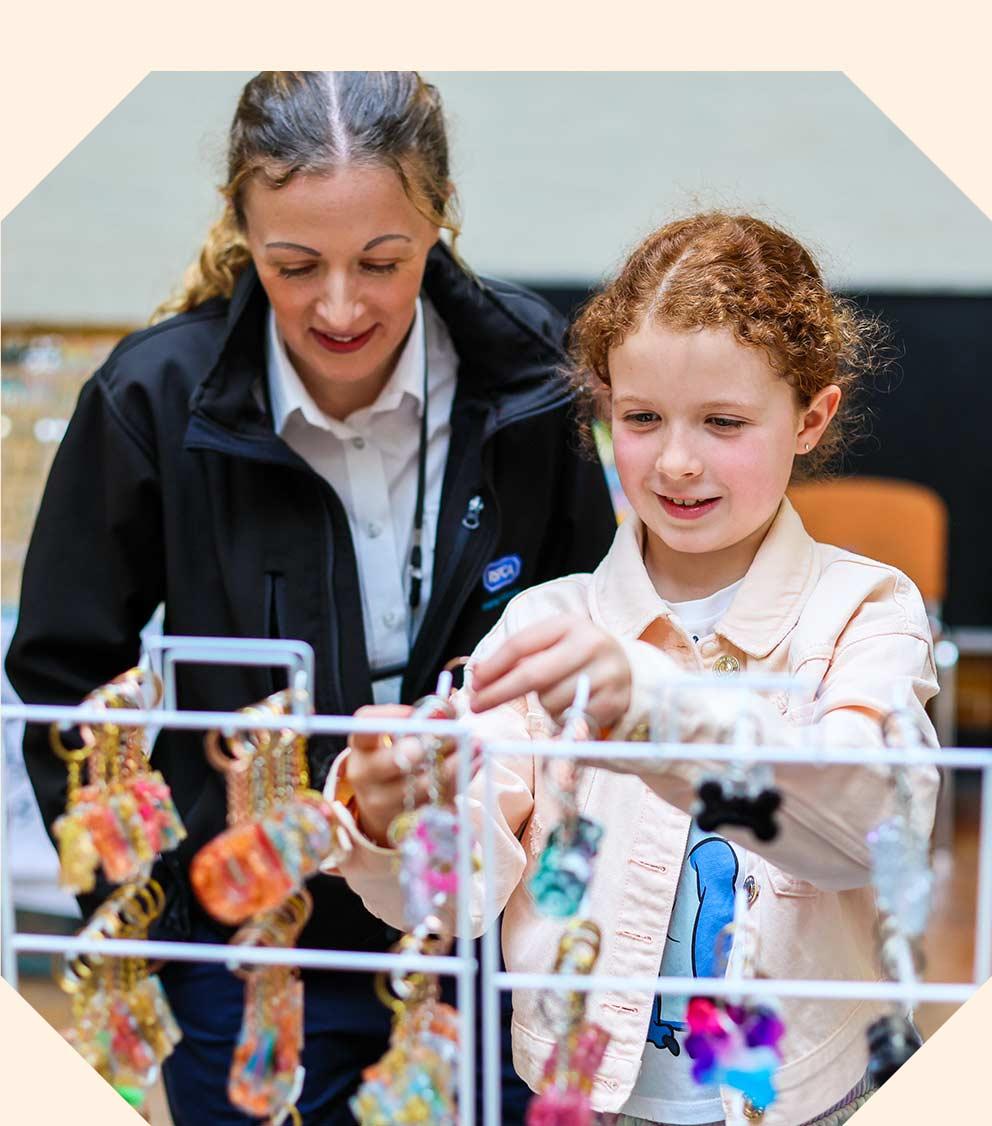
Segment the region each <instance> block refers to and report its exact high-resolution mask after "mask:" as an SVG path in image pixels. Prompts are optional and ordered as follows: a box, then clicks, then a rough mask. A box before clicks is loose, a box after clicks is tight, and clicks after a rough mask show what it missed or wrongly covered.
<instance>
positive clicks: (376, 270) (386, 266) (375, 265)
mask: <svg viewBox="0 0 992 1126" xmlns="http://www.w3.org/2000/svg"><path fill="white" fill-rule="evenodd" d="M362 269H363V270H365V271H367V272H368V273H370V274H393V273H395V272H396V263H395V262H363V263H362Z"/></svg>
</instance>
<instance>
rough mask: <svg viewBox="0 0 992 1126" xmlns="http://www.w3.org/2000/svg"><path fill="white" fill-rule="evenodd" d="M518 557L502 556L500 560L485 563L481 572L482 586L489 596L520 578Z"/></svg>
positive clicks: (520, 567)
mask: <svg viewBox="0 0 992 1126" xmlns="http://www.w3.org/2000/svg"><path fill="white" fill-rule="evenodd" d="M522 566H523V565H522V564H521V562H520V556H519V555H504V556H503V558H502V559H494V560H493V561H492V563H487V564H486V567H485V570H484V571H483V572H482V585H483V586H484V587H485V588H486V590H488V591H489V593H490V594H495V593H496V591H497V590H502V589H503V588H504V587H507V586H509V585H510V584H511V583H515V582H516V581H517V579H518V578H519V577H520V571H521V569H522Z"/></svg>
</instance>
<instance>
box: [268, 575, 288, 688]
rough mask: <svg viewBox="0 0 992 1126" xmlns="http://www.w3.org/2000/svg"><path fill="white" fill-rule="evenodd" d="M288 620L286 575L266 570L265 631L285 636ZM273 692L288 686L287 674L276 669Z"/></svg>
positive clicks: (276, 635)
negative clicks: (284, 631) (284, 630)
mask: <svg viewBox="0 0 992 1126" xmlns="http://www.w3.org/2000/svg"><path fill="white" fill-rule="evenodd" d="M285 622H286V576H285V575H284V574H283V573H282V572H281V571H266V572H265V632H266V636H267V637H270V638H279V637H282V636H283V629H284V628H285ZM269 680H270V684H271V688H272V691H273V692H278V691H280V690H281V689H283V688H285V687H286V678H285V675H284V674H283V673H281V672H277V671H276V670H275V669H271V670H270V671H269Z"/></svg>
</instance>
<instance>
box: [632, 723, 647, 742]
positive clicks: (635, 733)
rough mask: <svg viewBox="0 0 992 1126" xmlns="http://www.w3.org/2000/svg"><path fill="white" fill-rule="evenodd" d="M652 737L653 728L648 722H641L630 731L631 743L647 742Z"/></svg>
mask: <svg viewBox="0 0 992 1126" xmlns="http://www.w3.org/2000/svg"><path fill="white" fill-rule="evenodd" d="M650 739H651V728H650V726H649V725H648V723H647V722H644V723H639V724H638V725H637V726H636V727H635V728H633V729H632V730H631V732H630V739H629V741H630V742H631V743H647V742H648V741H649V740H650Z"/></svg>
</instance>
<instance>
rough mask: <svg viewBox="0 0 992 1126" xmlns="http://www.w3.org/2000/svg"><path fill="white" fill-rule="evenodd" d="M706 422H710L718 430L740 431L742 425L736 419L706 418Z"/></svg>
mask: <svg viewBox="0 0 992 1126" xmlns="http://www.w3.org/2000/svg"><path fill="white" fill-rule="evenodd" d="M706 421H707V422H711V423H712V424H713V425H714V426H715V427H716V428H717V429H718V430H740V428H741V427H742V426H743V425H744V423H743V422H741V421H740V419H737V418H708V419H707V420H706Z"/></svg>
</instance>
